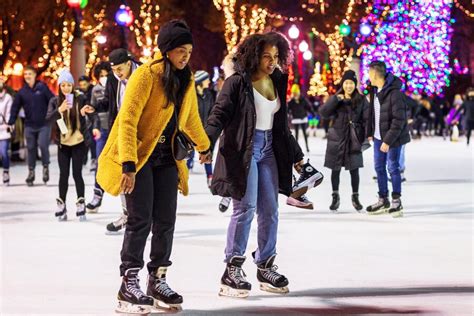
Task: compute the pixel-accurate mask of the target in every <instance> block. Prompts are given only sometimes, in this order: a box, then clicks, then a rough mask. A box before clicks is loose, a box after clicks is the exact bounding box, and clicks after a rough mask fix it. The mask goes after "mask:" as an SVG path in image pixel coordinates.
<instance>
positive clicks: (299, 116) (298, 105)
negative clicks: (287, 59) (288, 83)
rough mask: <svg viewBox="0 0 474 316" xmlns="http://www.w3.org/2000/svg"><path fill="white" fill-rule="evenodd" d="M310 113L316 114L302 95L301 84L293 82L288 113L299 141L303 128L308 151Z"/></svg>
mask: <svg viewBox="0 0 474 316" xmlns="http://www.w3.org/2000/svg"><path fill="white" fill-rule="evenodd" d="M310 113H311V114H313V115H314V113H313V111H312V109H311V106H310V105H309V103H308V101H306V99H305V98H304V97H302V96H301V91H300V87H299V85H297V84H293V86H292V87H291V100H290V102H288V115H290V117H291V124H292V125H293V128H294V129H295V138H296V141H298V135H299V130H300V129H301V132H302V134H303V137H304V142H305V145H306V152H308V153H309V146H308V135H307V133H306V129H307V128H308V115H309V114H310Z"/></svg>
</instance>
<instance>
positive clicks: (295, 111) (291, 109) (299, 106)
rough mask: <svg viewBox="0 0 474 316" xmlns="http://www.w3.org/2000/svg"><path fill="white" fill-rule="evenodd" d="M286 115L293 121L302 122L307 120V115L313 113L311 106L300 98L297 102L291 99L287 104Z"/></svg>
mask: <svg viewBox="0 0 474 316" xmlns="http://www.w3.org/2000/svg"><path fill="white" fill-rule="evenodd" d="M288 113H289V114H290V115H291V117H292V118H293V119H299V120H304V119H306V120H307V119H308V114H309V113H313V110H312V109H311V106H310V105H309V103H308V101H306V99H305V98H303V97H300V98H299V100H298V102H296V100H295V99H291V100H290V102H288Z"/></svg>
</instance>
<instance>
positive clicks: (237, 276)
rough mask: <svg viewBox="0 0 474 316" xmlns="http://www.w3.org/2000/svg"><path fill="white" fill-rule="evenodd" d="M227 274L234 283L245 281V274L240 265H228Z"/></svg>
mask: <svg viewBox="0 0 474 316" xmlns="http://www.w3.org/2000/svg"><path fill="white" fill-rule="evenodd" d="M229 276H230V278H231V279H232V281H234V282H235V283H236V284H239V283H241V282H246V280H245V277H246V276H247V275H246V274H245V272H244V270H242V268H240V267H236V266H230V271H229Z"/></svg>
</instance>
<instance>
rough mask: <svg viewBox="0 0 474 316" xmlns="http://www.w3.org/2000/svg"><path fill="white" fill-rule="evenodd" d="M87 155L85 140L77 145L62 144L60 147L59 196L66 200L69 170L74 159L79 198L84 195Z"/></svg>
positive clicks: (75, 180) (74, 176) (73, 165)
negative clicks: (84, 163) (83, 163)
mask: <svg viewBox="0 0 474 316" xmlns="http://www.w3.org/2000/svg"><path fill="white" fill-rule="evenodd" d="M85 155H86V145H85V144H84V142H82V143H80V144H78V145H75V146H66V145H61V146H59V147H58V163H59V197H60V198H61V199H62V200H63V201H64V202H65V201H66V195H67V189H68V187H69V170H70V169H71V160H72V177H73V178H74V182H75V183H76V192H77V198H81V197H84V179H83V178H82V162H83V161H84V156H85Z"/></svg>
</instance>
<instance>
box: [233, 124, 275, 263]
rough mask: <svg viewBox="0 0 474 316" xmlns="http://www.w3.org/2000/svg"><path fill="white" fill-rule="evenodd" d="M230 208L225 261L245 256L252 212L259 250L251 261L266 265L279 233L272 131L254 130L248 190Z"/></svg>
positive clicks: (272, 253) (273, 252)
mask: <svg viewBox="0 0 474 316" xmlns="http://www.w3.org/2000/svg"><path fill="white" fill-rule="evenodd" d="M233 205H234V212H233V214H232V217H231V220H230V224H229V229H228V230H227V246H226V249H225V262H229V261H230V259H231V258H232V257H233V256H243V255H244V254H245V250H246V248H247V242H248V239H249V234H250V226H251V224H252V220H253V217H254V214H255V212H257V223H258V233H257V239H258V249H257V251H256V253H255V260H254V261H255V263H257V264H260V263H263V262H265V261H266V260H267V259H268V258H270V257H271V256H272V255H274V254H275V253H276V241H277V230H278V168H277V164H276V159H275V155H274V153H273V148H272V132H271V131H259V130H256V131H255V136H254V138H253V155H252V160H251V163H250V168H249V173H248V177H247V189H246V191H245V195H244V197H243V198H242V199H241V200H235V199H234V200H233Z"/></svg>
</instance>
